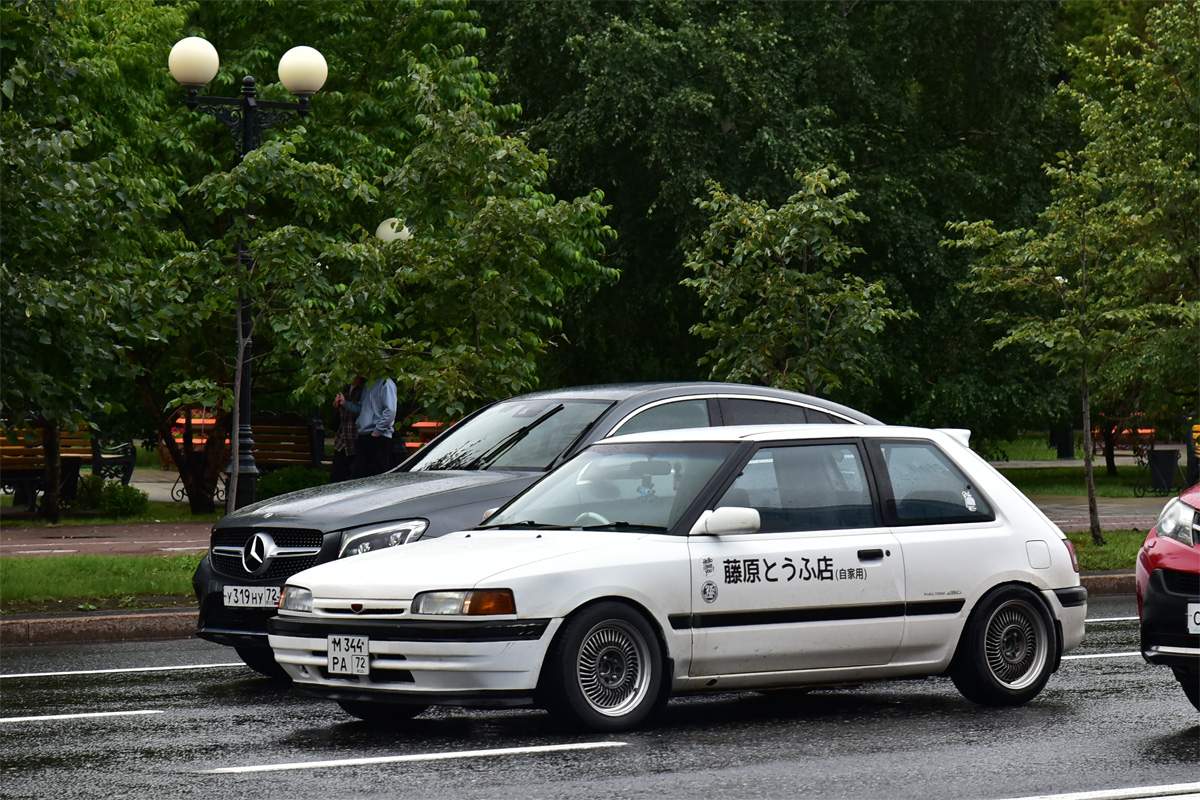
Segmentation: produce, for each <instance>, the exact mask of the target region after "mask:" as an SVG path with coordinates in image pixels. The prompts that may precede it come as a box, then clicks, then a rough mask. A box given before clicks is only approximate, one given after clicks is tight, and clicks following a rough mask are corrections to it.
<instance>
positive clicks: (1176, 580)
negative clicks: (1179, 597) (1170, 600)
mask: <svg viewBox="0 0 1200 800" xmlns="http://www.w3.org/2000/svg"><path fill="white" fill-rule="evenodd" d="M1162 574H1163V585H1164V586H1165V587H1166V589H1167V591H1168V592H1170V593H1171V594H1186V595H1190V596H1196V595H1200V574H1197V573H1195V572H1179V571H1178V570H1174V569H1164V570H1163V571H1162Z"/></svg>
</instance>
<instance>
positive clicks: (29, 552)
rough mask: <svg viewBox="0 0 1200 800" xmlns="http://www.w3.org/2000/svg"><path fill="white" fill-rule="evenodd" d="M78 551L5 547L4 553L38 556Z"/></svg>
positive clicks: (75, 551) (76, 551)
mask: <svg viewBox="0 0 1200 800" xmlns="http://www.w3.org/2000/svg"><path fill="white" fill-rule="evenodd" d="M78 552H79V551H78V550H19V549H18V550H11V549H9V548H5V553H6V554H16V555H22V556H38V555H43V554H45V553H78Z"/></svg>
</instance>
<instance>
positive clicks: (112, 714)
mask: <svg viewBox="0 0 1200 800" xmlns="http://www.w3.org/2000/svg"><path fill="white" fill-rule="evenodd" d="M162 713H164V712H162V711H157V710H154V709H150V710H146V711H95V712H92V713H90V714H50V715H48V716H45V717H0V722H45V721H46V720H51V719H88V718H93V717H132V716H137V715H140V714H162Z"/></svg>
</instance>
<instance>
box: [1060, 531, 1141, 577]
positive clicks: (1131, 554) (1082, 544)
mask: <svg viewBox="0 0 1200 800" xmlns="http://www.w3.org/2000/svg"><path fill="white" fill-rule="evenodd" d="M1067 538H1068V539H1070V540H1071V544H1073V545H1074V546H1075V555H1076V556H1078V558H1079V569H1080V570H1082V571H1084V572H1108V571H1111V570H1125V571H1128V572H1133V566H1134V564H1135V563H1136V562H1137V554H1138V550H1140V549H1141V548H1142V542H1144V541H1146V531H1105V532H1104V544H1103V545H1101V546H1099V547H1097V546H1096V545H1094V544H1092V535H1091V534H1090V533H1088V532H1087V531H1081V532H1079V533H1068V534H1067Z"/></svg>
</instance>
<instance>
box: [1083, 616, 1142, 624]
mask: <svg viewBox="0 0 1200 800" xmlns="http://www.w3.org/2000/svg"><path fill="white" fill-rule="evenodd" d="M1137 621H1138V618H1137V617H1102V618H1099V619H1085V620H1084V622H1085V623H1089V624H1090V623H1093V622H1137Z"/></svg>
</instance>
